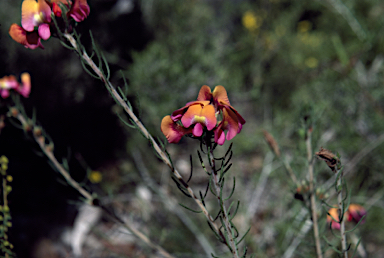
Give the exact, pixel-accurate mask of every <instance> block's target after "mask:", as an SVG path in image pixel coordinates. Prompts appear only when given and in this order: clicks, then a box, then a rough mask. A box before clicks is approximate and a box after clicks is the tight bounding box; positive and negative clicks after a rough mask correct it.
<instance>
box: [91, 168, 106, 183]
mask: <svg viewBox="0 0 384 258" xmlns="http://www.w3.org/2000/svg"><path fill="white" fill-rule="evenodd" d="M88 178H89V181H91V183H93V184H97V183H100V182H101V180H102V179H103V175H102V174H101V173H100V171H95V170H92V171H91V173H89V175H88Z"/></svg>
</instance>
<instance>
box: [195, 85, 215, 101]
mask: <svg viewBox="0 0 384 258" xmlns="http://www.w3.org/2000/svg"><path fill="white" fill-rule="evenodd" d="M211 99H212V93H211V88H209V86H207V85H203V86H202V87H201V89H200V91H199V95H198V96H197V100H198V101H205V100H208V101H210V100H211Z"/></svg>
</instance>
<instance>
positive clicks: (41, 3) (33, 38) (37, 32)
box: [9, 0, 90, 49]
mask: <svg viewBox="0 0 384 258" xmlns="http://www.w3.org/2000/svg"><path fill="white" fill-rule="evenodd" d="M60 3H61V4H64V5H66V6H68V7H69V6H70V7H71V8H70V10H69V11H68V12H67V13H66V15H67V16H68V17H72V18H73V19H74V20H75V21H76V22H80V21H83V20H84V19H85V18H86V17H87V16H88V15H89V12H90V9H89V6H88V4H87V0H73V1H70V0H50V1H49V0H37V2H36V0H24V1H23V3H22V6H21V26H19V25H18V24H15V23H14V24H12V25H11V27H10V28H9V35H10V36H11V38H12V39H13V40H15V41H16V42H18V43H20V44H22V45H24V46H25V47H26V48H30V49H36V48H38V47H40V48H42V49H44V47H43V45H42V44H41V39H43V40H48V39H49V38H50V37H51V29H50V28H52V27H53V26H54V24H53V21H52V17H51V15H52V13H53V15H54V16H56V17H61V16H62V10H61V8H60V6H59V4H60Z"/></svg>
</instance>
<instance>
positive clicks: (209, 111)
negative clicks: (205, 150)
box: [201, 105, 217, 131]
mask: <svg viewBox="0 0 384 258" xmlns="http://www.w3.org/2000/svg"><path fill="white" fill-rule="evenodd" d="M201 116H202V117H205V123H204V124H205V126H206V127H207V129H208V131H211V130H212V129H213V128H215V126H216V124H217V120H216V116H215V107H214V106H212V105H206V106H204V107H203V109H202V110H201Z"/></svg>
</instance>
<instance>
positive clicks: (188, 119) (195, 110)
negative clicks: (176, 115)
mask: <svg viewBox="0 0 384 258" xmlns="http://www.w3.org/2000/svg"><path fill="white" fill-rule="evenodd" d="M202 109H203V107H202V106H201V105H199V104H197V105H192V106H190V107H189V108H188V110H187V112H185V114H184V115H183V117H182V118H181V122H182V123H183V125H184V127H186V128H188V127H190V126H191V125H192V124H194V123H196V121H195V120H196V116H197V117H200V114H201V111H202Z"/></svg>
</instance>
